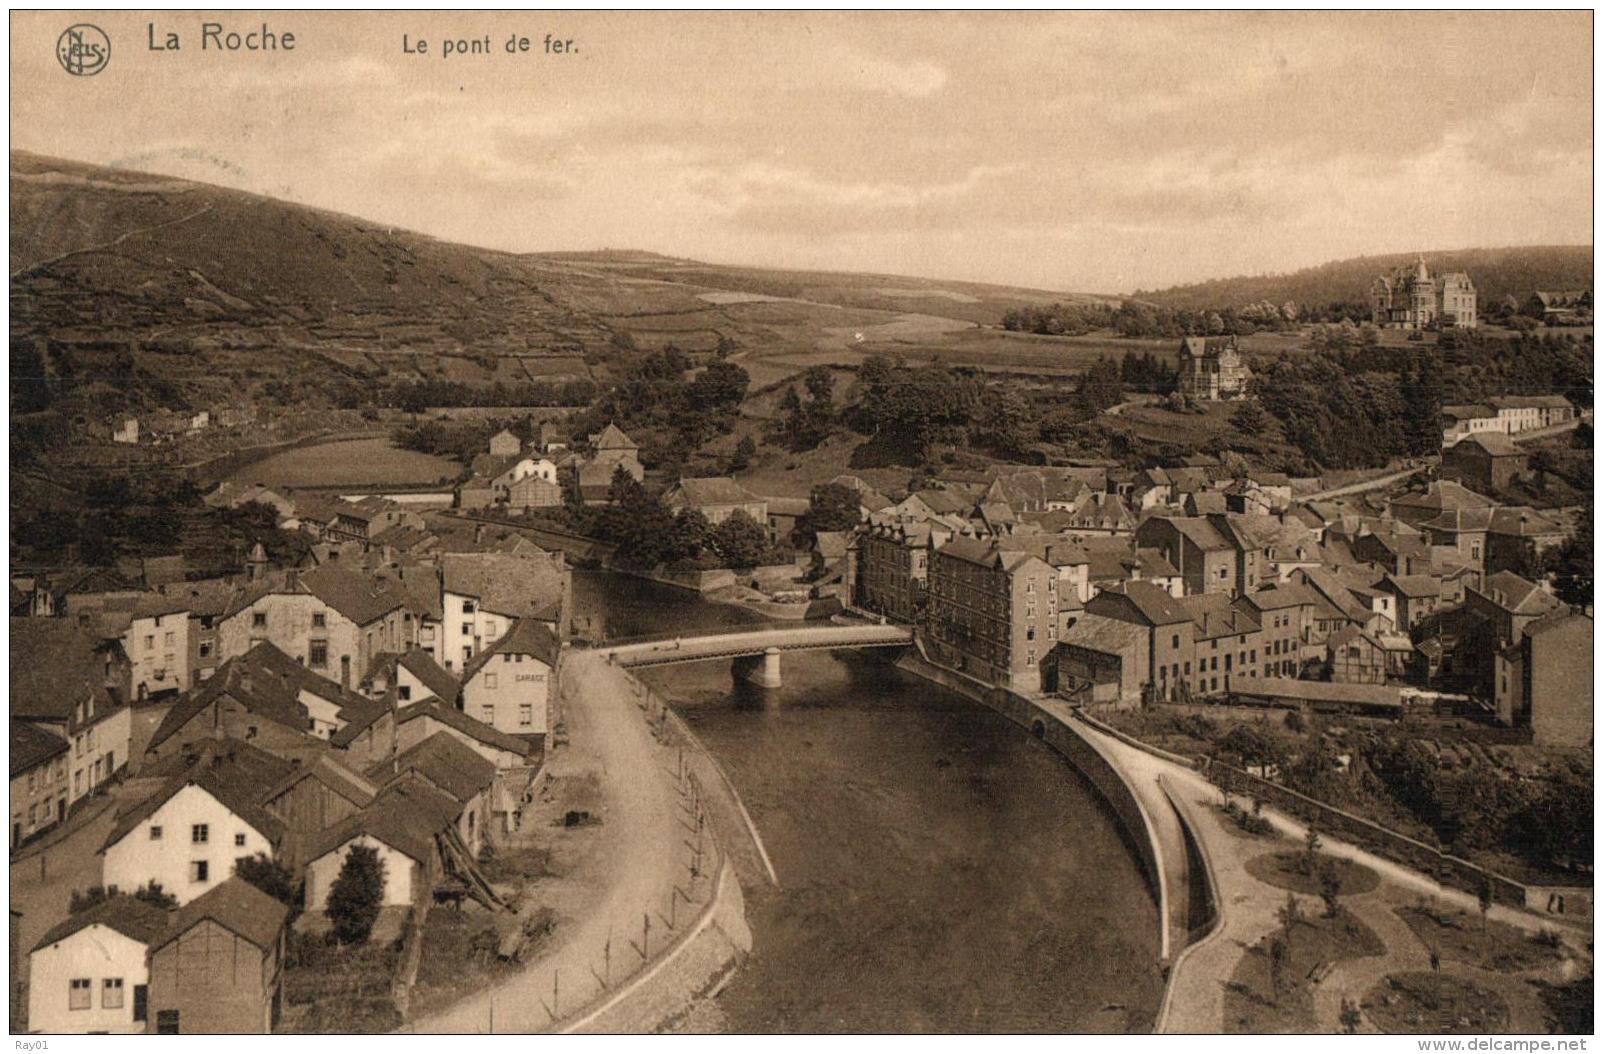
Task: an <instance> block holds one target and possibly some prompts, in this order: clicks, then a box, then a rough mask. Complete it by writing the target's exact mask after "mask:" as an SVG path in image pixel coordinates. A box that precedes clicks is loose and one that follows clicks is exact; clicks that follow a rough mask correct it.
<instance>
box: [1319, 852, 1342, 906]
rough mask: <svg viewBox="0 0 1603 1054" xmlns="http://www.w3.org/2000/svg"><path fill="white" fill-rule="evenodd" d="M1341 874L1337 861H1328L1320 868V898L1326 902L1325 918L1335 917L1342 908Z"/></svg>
mask: <svg viewBox="0 0 1603 1054" xmlns="http://www.w3.org/2000/svg"><path fill="white" fill-rule="evenodd" d="M1340 897H1341V874H1340V873H1339V872H1338V871H1337V870H1336V865H1335V863H1333V862H1331V861H1326V862H1325V865H1324V866H1323V867H1321V868H1320V869H1319V899H1320V900H1323V901H1324V902H1325V918H1327V919H1333V918H1335V917H1336V912H1337V911H1339V910H1341V904H1340V900H1339V898H1340Z"/></svg>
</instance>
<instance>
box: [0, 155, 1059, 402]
mask: <svg viewBox="0 0 1603 1054" xmlns="http://www.w3.org/2000/svg"><path fill="white" fill-rule="evenodd" d="M11 176H12V179H11V217H12V225H11V304H12V329H11V336H12V340H13V342H14V343H21V344H24V345H27V346H30V347H33V348H36V349H38V350H39V351H40V352H41V353H42V358H43V360H44V361H45V364H46V368H47V369H48V370H56V369H59V368H71V369H74V370H77V371H78V373H79V375H80V376H84V375H92V376H100V375H102V374H105V375H107V376H124V377H126V376H136V377H138V378H141V379H143V381H145V382H148V383H139V384H134V385H126V384H124V385H111V386H110V388H111V389H112V390H108V391H103V392H101V393H100V397H98V398H90V399H89V400H88V405H84V406H81V407H74V408H72V409H73V411H74V412H75V413H77V414H78V415H80V416H84V417H88V418H97V417H101V416H104V414H106V413H111V412H120V411H121V410H124V409H132V410H139V409H144V408H149V407H151V406H152V405H153V404H154V405H174V406H176V405H181V404H182V403H185V402H188V403H189V404H191V405H195V406H206V405H212V406H215V405H218V404H219V403H225V402H231V401H240V400H243V399H247V398H256V399H260V398H262V397H263V394H262V389H263V388H264V387H265V386H266V384H267V383H268V382H270V381H279V382H284V381H285V380H286V379H287V380H288V381H290V382H291V383H293V384H298V385H299V386H300V391H299V392H298V393H297V394H296V396H294V397H293V398H292V400H291V401H293V402H295V403H297V404H301V403H305V402H307V401H310V402H311V403H312V404H313V405H315V404H316V403H317V401H318V399H319V398H320V392H324V391H326V383H327V382H329V381H332V380H336V379H340V378H345V379H356V380H358V381H367V382H372V381H377V380H380V379H382V380H398V379H411V378H428V379H440V380H449V381H457V382H462V383H467V384H486V385H487V384H489V383H491V382H494V381H502V382H506V383H509V384H510V383H517V382H529V381H535V380H544V379H559V378H576V377H590V378H592V379H605V376H606V374H607V373H608V372H609V371H610V370H611V369H612V368H613V367H615V366H616V365H617V364H618V363H620V362H623V361H627V360H628V359H629V358H630V357H631V356H632V354H633V353H634V352H635V351H650V350H654V349H657V348H661V347H664V346H666V345H669V344H673V345H675V346H677V347H679V348H681V349H682V350H685V351H689V352H693V353H694V352H711V351H713V350H715V349H719V348H722V349H723V350H726V351H728V350H732V349H735V348H740V349H744V350H746V351H747V352H748V353H750V354H752V355H758V356H760V355H770V354H786V353H805V354H815V353H819V352H820V351H828V350H830V349H840V348H847V347H852V348H861V347H864V346H867V347H869V348H872V347H873V346H874V345H876V344H885V345H887V346H888V345H909V344H910V345H914V346H916V345H918V344H919V343H920V342H929V343H932V344H940V343H942V342H944V341H946V340H948V339H949V338H950V337H951V336H952V335H954V334H958V333H961V332H963V331H972V330H973V329H974V328H975V327H977V326H981V325H994V324H995V323H997V322H999V321H1000V319H1001V316H1002V314H1003V313H1004V312H1005V311H1007V310H1008V309H1009V308H1011V307H1015V306H1018V305H1021V304H1029V303H1039V302H1042V301H1050V300H1072V299H1076V297H1074V296H1073V295H1072V294H1064V293H1055V292H1051V291H1046V290H1034V289H1013V288H1007V287H993V286H984V285H976V284H972V283H945V282H934V281H930V280H928V279H917V278H900V277H891V276H879V275H844V274H823V273H816V272H787V271H775V270H763V269H758V268H742V267H725V266H719V265H711V264H701V263H696V262H693V261H688V260H676V259H671V258H668V257H662V256H657V255H655V254H650V253H636V252H614V251H603V252H595V253H554V254H549V255H538V254H531V255H516V254H509V253H502V252H494V251H490V250H485V249H478V248H473V247H471V246H465V245H458V244H453V243H449V242H443V241H440V240H438V239H434V238H430V237H427V236H425V235H421V234H416V233H413V232H410V231H405V230H398V229H393V228H389V227H385V226H381V225H378V224H375V223H372V222H369V221H366V220H362V219H358V218H355V217H351V216H344V215H340V214H336V213H331V212H327V211H323V210H318V209H313V208H308V207H306V206H302V205H296V204H292V203H287V202H283V201H277V200H274V199H272V198H267V197H262V196H259V195H254V194H247V193H244V192H240V191H235V190H228V189H225V188H221V187H216V186H212V185H208V184H203V183H193V182H188V181H185V180H178V179H169V178H165V177H158V176H151V175H145V174H141V173H136V172H126V171H121V170H115V169H107V168H101V167H97V166H92V165H85V164H80V163H77V162H72V161H64V160H58V159H54V158H44V157H39V156H35V155H30V154H26V153H21V152H14V153H12V155H11ZM64 355H65V362H64V361H63V356H64ZM130 359H131V360H132V361H131V362H130V361H129V360H130ZM103 360H104V361H103ZM91 387H92V386H91ZM276 390H277V393H278V396H277V397H279V398H282V397H283V388H282V386H281V385H280V386H279V387H278V388H277V389H276Z"/></svg>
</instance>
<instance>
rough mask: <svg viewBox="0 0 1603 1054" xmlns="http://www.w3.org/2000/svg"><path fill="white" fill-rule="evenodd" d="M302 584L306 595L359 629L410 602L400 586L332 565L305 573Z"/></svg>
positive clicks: (390, 581)
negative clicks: (312, 597)
mask: <svg viewBox="0 0 1603 1054" xmlns="http://www.w3.org/2000/svg"><path fill="white" fill-rule="evenodd" d="M300 581H301V585H302V586H304V587H305V589H306V591H307V592H309V593H311V594H312V595H313V596H315V597H317V599H319V600H321V601H322V602H323V603H325V604H327V605H328V606H329V607H331V608H333V609H334V610H335V611H338V612H339V613H340V614H341V615H344V616H345V617H346V618H348V619H350V620H351V621H352V622H354V623H356V624H357V625H358V626H365V625H367V624H368V623H370V622H375V621H377V620H378V619H381V618H383V617H384V616H385V615H388V614H389V613H390V612H392V611H394V610H395V609H396V608H399V607H404V606H405V605H406V602H407V599H408V597H407V593H406V590H404V589H402V588H401V586H400V584H399V583H397V582H394V581H392V580H390V579H387V578H380V577H378V576H376V575H365V574H362V573H360V572H357V571H352V570H349V569H347V568H344V567H337V566H334V565H332V564H328V565H324V566H323V567H319V568H317V569H316V570H313V571H307V572H305V573H304V574H302V575H301V576H300Z"/></svg>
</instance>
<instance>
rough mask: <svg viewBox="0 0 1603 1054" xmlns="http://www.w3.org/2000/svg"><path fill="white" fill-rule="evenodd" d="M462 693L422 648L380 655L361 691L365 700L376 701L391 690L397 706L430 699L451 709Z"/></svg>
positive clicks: (446, 672) (452, 678)
mask: <svg viewBox="0 0 1603 1054" xmlns="http://www.w3.org/2000/svg"><path fill="white" fill-rule="evenodd" d="M461 690H462V686H461V684H460V683H458V681H457V679H456V677H455V676H454V675H453V674H452V673H451V671H449V670H447V669H446V668H445V667H443V666H441V665H440V664H439V663H438V662H436V661H435V660H434V656H433V655H430V654H429V653H428V652H427V651H425V650H424V649H422V648H412V649H410V650H408V651H406V652H403V653H401V654H400V655H385V656H381V657H380V660H379V661H378V662H377V663H376V664H374V667H373V669H372V670H371V671H370V672H369V673H368V675H367V677H366V678H365V679H364V680H363V681H362V691H363V693H364V694H365V695H367V697H368V698H370V699H378V698H381V697H383V696H386V695H387V694H389V693H390V692H392V691H393V692H394V693H395V701H396V703H397V705H400V706H405V705H406V704H407V703H415V702H418V701H419V700H423V699H427V698H429V697H430V696H435V697H437V698H439V699H441V700H443V701H445V702H447V703H449V704H451V705H453V706H454V705H456V701H457V695H458V694H459V693H460V692H461Z"/></svg>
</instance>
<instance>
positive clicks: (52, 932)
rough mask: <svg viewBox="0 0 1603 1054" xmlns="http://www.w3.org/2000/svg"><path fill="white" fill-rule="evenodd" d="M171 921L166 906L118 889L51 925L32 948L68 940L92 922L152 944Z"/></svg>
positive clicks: (45, 946)
mask: <svg viewBox="0 0 1603 1054" xmlns="http://www.w3.org/2000/svg"><path fill="white" fill-rule="evenodd" d="M169 921H170V920H169V918H168V912H167V911H166V909H164V908H158V907H157V906H156V905H154V904H151V903H148V902H146V901H143V900H139V899H136V898H135V897H132V896H129V895H128V894H126V893H114V894H112V895H111V896H109V897H107V898H106V899H105V900H102V901H101V902H100V903H98V904H96V905H94V906H93V907H91V908H87V909H85V910H84V911H80V912H78V913H77V914H76V915H69V916H67V917H66V918H65V919H63V920H61V921H60V922H58V923H56V924H55V925H54V926H52V927H50V928H49V929H48V930H46V931H45V935H44V936H43V937H40V938H39V940H38V942H37V943H35V944H34V946H33V947H32V948H31V949H29V950H30V951H38V950H39V949H40V948H48V947H49V946H50V945H52V944H55V943H56V942H57V941H64V940H66V939H67V938H68V937H71V936H72V935H73V934H74V933H77V932H78V931H79V930H85V929H88V928H89V927H90V926H105V927H107V928H108V929H113V930H116V931H117V932H118V933H120V934H122V935H123V936H124V937H127V938H129V939H130V940H135V941H138V942H139V943H140V944H144V945H151V944H154V943H155V942H156V941H158V940H161V938H162V937H163V936H165V935H166V933H167V926H168V923H169ZM12 922H13V923H15V922H16V920H15V919H13V920H12Z"/></svg>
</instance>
